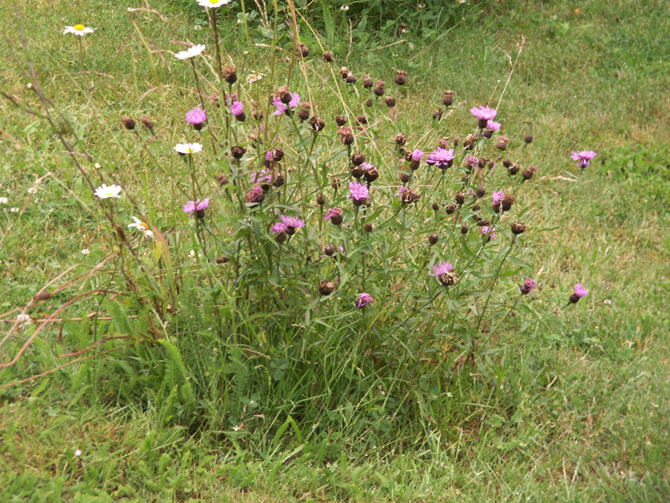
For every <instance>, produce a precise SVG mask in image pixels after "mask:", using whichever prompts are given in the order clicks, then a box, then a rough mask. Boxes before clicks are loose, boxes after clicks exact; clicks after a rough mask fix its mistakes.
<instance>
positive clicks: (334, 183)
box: [330, 177, 340, 190]
mask: <svg viewBox="0 0 670 503" xmlns="http://www.w3.org/2000/svg"><path fill="white" fill-rule="evenodd" d="M330 186H331V187H332V188H333V190H338V189H339V188H340V179H339V178H337V177H334V178H333V180H332V183H331V184H330Z"/></svg>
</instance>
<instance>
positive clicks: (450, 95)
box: [442, 91, 454, 107]
mask: <svg viewBox="0 0 670 503" xmlns="http://www.w3.org/2000/svg"><path fill="white" fill-rule="evenodd" d="M442 92H443V93H444V97H443V98H442V104H443V105H444V106H445V107H450V106H451V105H452V104H453V103H454V91H442Z"/></svg>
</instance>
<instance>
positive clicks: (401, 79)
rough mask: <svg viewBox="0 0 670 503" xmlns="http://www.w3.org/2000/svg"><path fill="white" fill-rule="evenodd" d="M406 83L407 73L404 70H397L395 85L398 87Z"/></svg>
mask: <svg viewBox="0 0 670 503" xmlns="http://www.w3.org/2000/svg"><path fill="white" fill-rule="evenodd" d="M406 81H407V72H406V71H404V70H397V75H396V77H395V83H396V84H398V85H399V86H404V85H405V82H406Z"/></svg>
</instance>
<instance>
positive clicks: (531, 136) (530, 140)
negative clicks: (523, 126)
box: [523, 134, 533, 143]
mask: <svg viewBox="0 0 670 503" xmlns="http://www.w3.org/2000/svg"><path fill="white" fill-rule="evenodd" d="M523 141H525V142H526V143H533V135H532V134H529V135H528V136H526V137H525V138H524V139H523Z"/></svg>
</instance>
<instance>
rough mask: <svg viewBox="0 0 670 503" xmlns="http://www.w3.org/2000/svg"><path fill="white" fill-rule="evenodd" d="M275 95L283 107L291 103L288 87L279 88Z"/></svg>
mask: <svg viewBox="0 0 670 503" xmlns="http://www.w3.org/2000/svg"><path fill="white" fill-rule="evenodd" d="M275 94H276V95H277V97H278V98H279V99H280V100H281V102H282V103H283V104H284V105H288V104H289V103H290V102H291V99H292V98H293V96H291V91H290V89H289V87H288V86H281V87H279V88H278V89H277V92H276V93H275Z"/></svg>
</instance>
